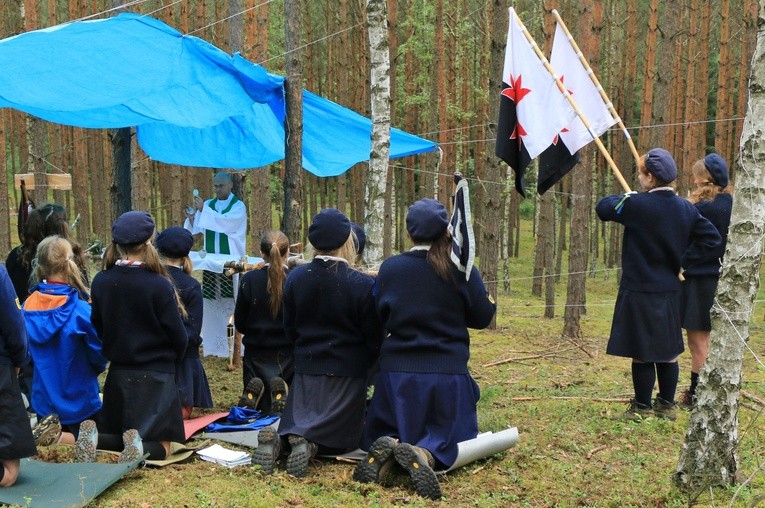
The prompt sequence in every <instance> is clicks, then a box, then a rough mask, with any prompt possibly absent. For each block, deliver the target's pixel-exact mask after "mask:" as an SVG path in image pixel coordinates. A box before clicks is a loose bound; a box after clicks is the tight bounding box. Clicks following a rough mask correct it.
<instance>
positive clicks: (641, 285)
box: [595, 190, 720, 293]
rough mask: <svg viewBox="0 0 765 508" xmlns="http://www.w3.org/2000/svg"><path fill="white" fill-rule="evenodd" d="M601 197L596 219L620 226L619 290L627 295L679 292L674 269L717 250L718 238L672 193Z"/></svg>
mask: <svg viewBox="0 0 765 508" xmlns="http://www.w3.org/2000/svg"><path fill="white" fill-rule="evenodd" d="M623 197H624V196H623V195H614V196H606V197H604V198H603V199H601V200H600V201H599V202H598V204H597V205H596V207H595V210H596V212H597V213H598V217H600V218H601V220H604V221H614V222H618V223H620V224H622V225H624V236H623V241H622V279H621V284H620V287H622V288H624V289H630V290H633V291H642V292H649V293H650V292H664V291H677V290H679V289H680V279H679V278H678V274H679V273H680V268H681V267H682V268H684V269H686V270H688V269H692V268H693V267H694V266H696V265H698V264H699V263H702V262H704V260H705V259H707V258H708V257H709V256H710V253H711V252H712V251H713V250H714V249H716V248H717V247H719V245H720V234H719V233H718V232H717V229H715V227H714V225H712V223H711V222H709V221H708V220H707V219H705V218H704V217H702V216H701V214H700V213H699V211H698V210H697V209H696V207H695V206H693V205H692V204H691V203H690V202H689V201H687V200H685V199H683V198H681V197H679V196H677V195H676V194H675V193H674V191H672V190H658V191H654V192H641V193H639V194H632V195H630V196H629V197H628V198H627V199H626V200H625V201H624V203H623V206H622V207H621V209H620V210H619V211H617V210H616V206H617V204H618V203H619V202H620V201H621V200H622V199H623Z"/></svg>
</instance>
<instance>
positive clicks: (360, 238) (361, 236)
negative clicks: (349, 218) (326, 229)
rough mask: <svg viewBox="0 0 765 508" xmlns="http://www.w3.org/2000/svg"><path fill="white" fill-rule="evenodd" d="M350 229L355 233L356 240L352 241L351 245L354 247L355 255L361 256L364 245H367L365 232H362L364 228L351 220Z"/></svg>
mask: <svg viewBox="0 0 765 508" xmlns="http://www.w3.org/2000/svg"><path fill="white" fill-rule="evenodd" d="M351 229H352V230H353V232H354V233H355V234H356V241H355V242H353V246H354V247H355V248H356V255H357V256H361V255H362V254H363V253H364V247H366V245H367V234H366V233H365V232H364V228H362V227H361V226H359V225H358V224H356V223H355V222H351Z"/></svg>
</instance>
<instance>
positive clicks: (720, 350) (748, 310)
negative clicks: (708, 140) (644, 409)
mask: <svg viewBox="0 0 765 508" xmlns="http://www.w3.org/2000/svg"><path fill="white" fill-rule="evenodd" d="M759 6H760V11H759V19H758V20H757V27H758V28H757V45H756V48H755V54H754V56H753V58H752V66H751V71H750V75H749V103H748V109H747V115H746V118H745V120H744V131H743V134H742V137H741V145H740V154H741V155H740V158H739V161H738V162H739V165H740V167H741V169H742V170H741V171H739V172H738V177H737V179H736V185H735V193H734V195H733V196H734V197H733V212H732V215H731V223H730V230H729V233H728V246H727V249H726V252H725V257H724V260H723V266H722V275H721V277H720V282H719V286H718V288H717V296H716V304H715V306H714V307H713V308H712V342H711V347H710V349H709V356H708V357H707V361H706V363H705V364H704V367H703V368H702V369H701V373H700V376H699V387H698V389H697V391H696V404H695V406H694V409H693V412H692V413H691V418H690V422H689V428H688V431H687V433H686V435H685V443H684V444H683V448H682V451H681V454H680V460H679V462H678V465H677V470H676V472H675V482H676V484H677V485H678V486H679V487H680V488H682V489H684V490H686V491H688V492H691V493H695V492H701V491H705V490H706V489H708V488H709V487H710V486H723V487H725V486H730V485H733V484H734V483H735V481H736V472H737V471H738V457H737V453H736V449H737V446H738V406H739V404H738V397H739V392H740V388H741V378H742V362H743V357H744V351H745V341H747V340H748V338H749V320H750V318H751V314H752V309H753V304H754V299H755V296H756V294H757V290H758V289H759V273H760V265H761V261H762V237H763V233H764V232H765V135H763V132H765V120H763V114H762V111H763V108H765V0H759Z"/></svg>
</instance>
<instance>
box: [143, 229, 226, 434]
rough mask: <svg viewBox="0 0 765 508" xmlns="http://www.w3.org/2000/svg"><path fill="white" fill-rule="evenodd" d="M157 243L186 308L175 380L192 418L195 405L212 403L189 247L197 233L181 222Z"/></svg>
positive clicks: (184, 408) (185, 413) (197, 287)
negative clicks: (201, 355)
mask: <svg viewBox="0 0 765 508" xmlns="http://www.w3.org/2000/svg"><path fill="white" fill-rule="evenodd" d="M154 244H155V245H156V247H157V251H158V252H159V254H160V256H162V258H163V261H164V263H165V266H166V267H167V272H168V274H169V275H170V278H171V279H172V281H173V284H175V288H176V289H177V290H178V294H179V295H180V297H181V301H182V302H183V306H184V307H185V308H186V318H185V319H184V320H183V324H184V325H185V326H186V334H187V335H188V338H189V342H188V345H187V346H186V352H185V353H184V355H183V360H182V361H181V363H180V364H178V365H177V366H176V369H175V383H176V385H177V386H178V398H180V399H181V408H182V411H183V419H184V420H185V419H188V418H191V412H192V411H193V410H194V408H195V407H202V408H210V407H212V406H213V403H212V394H211V393H210V385H209V383H208V381H207V374H206V373H205V369H204V366H203V365H202V361H201V360H200V359H199V346H200V344H202V337H201V336H200V332H201V331H202V313H203V311H202V307H203V305H202V286H201V285H200V284H199V282H198V281H197V280H196V279H195V278H194V277H192V276H191V271H192V266H191V259H189V251H191V248H192V247H193V246H194V237H193V236H192V235H191V232H190V231H188V230H186V229H184V228H182V227H179V226H172V227H169V228H167V229H165V230H164V231H162V232H161V233H160V234H159V235H157V239H156V240H155V241H154Z"/></svg>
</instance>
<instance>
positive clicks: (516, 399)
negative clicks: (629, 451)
mask: <svg viewBox="0 0 765 508" xmlns="http://www.w3.org/2000/svg"><path fill="white" fill-rule="evenodd" d="M542 399H553V400H591V401H593V402H629V401H630V400H631V399H630V398H628V397H584V396H573V395H568V396H567V395H548V396H545V397H512V398H511V399H510V400H512V401H514V402H529V401H534V400H542Z"/></svg>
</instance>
